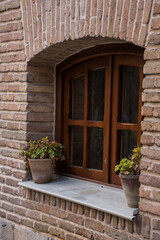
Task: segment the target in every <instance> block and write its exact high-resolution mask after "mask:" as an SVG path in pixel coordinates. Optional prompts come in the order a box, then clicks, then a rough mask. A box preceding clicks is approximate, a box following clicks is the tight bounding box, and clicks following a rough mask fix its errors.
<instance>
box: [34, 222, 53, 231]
mask: <svg viewBox="0 0 160 240" xmlns="http://www.w3.org/2000/svg"><path fill="white" fill-rule="evenodd" d="M34 228H35V229H36V230H38V231H40V232H48V229H49V226H48V225H45V224H43V223H39V222H35V224H34Z"/></svg>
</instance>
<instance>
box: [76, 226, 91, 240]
mask: <svg viewBox="0 0 160 240" xmlns="http://www.w3.org/2000/svg"><path fill="white" fill-rule="evenodd" d="M75 233H76V234H78V235H82V236H84V237H86V238H88V239H93V231H92V230H89V229H85V228H84V227H80V226H78V227H77V226H75Z"/></svg>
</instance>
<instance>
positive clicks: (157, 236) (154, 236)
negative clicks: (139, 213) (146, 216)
mask: <svg viewBox="0 0 160 240" xmlns="http://www.w3.org/2000/svg"><path fill="white" fill-rule="evenodd" d="M159 239H160V234H159V232H153V233H152V237H151V240H159Z"/></svg>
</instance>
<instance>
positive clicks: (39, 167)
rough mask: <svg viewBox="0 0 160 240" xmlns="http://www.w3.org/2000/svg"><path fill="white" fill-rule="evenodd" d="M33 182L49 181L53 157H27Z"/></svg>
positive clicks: (52, 170)
mask: <svg viewBox="0 0 160 240" xmlns="http://www.w3.org/2000/svg"><path fill="white" fill-rule="evenodd" d="M28 161H29V166H30V169H31V173H32V178H33V181H34V182H35V183H48V182H51V181H52V179H53V175H54V162H55V161H54V159H51V158H49V159H28Z"/></svg>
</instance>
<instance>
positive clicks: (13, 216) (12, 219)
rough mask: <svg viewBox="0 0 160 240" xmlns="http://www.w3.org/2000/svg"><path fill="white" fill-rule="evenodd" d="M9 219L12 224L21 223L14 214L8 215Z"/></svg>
mask: <svg viewBox="0 0 160 240" xmlns="http://www.w3.org/2000/svg"><path fill="white" fill-rule="evenodd" d="M7 219H8V220H10V221H12V222H15V223H19V222H20V219H19V217H18V216H15V215H13V214H7Z"/></svg>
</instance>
